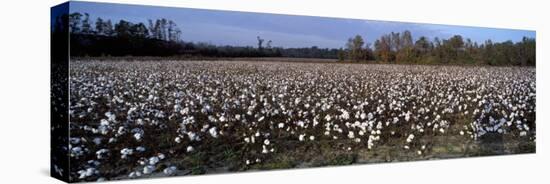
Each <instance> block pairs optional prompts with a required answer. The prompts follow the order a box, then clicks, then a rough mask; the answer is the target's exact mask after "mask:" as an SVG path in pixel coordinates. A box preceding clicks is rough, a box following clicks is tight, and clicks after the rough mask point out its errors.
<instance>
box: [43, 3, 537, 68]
mask: <svg viewBox="0 0 550 184" xmlns="http://www.w3.org/2000/svg"><path fill="white" fill-rule="evenodd" d="M54 25H55V26H54V28H53V32H54V33H55V32H60V31H61V30H68V31H69V33H70V34H69V35H70V39H71V45H70V48H71V53H70V55H71V56H191V57H296V58H326V59H338V60H340V61H347V62H372V61H375V62H379V63H414V64H480V65H522V66H525V65H531V66H534V65H535V63H536V62H535V60H536V58H535V45H536V42H535V39H534V38H527V37H524V38H523V39H522V40H521V41H519V42H515V43H514V42H512V41H505V42H498V43H494V42H493V41H491V40H487V41H485V42H483V43H477V42H473V41H472V40H470V39H468V38H463V37H462V36H460V35H455V36H452V37H450V38H448V39H440V38H438V37H435V38H434V39H429V38H428V37H425V36H421V37H419V38H418V39H416V40H415V39H413V36H412V33H411V32H410V31H408V30H405V31H403V32H391V33H388V34H384V35H382V36H380V37H379V38H378V39H376V40H375V41H374V43H373V44H370V43H368V42H367V41H366V40H365V39H364V38H363V37H362V36H360V35H356V36H354V37H351V38H349V39H348V40H347V42H346V44H345V45H344V47H343V48H339V49H334V48H332V49H331V48H318V47H317V46H312V47H304V48H283V47H273V46H272V45H273V41H272V40H266V39H264V38H261V37H260V36H257V37H256V38H257V46H255V47H253V46H230V45H221V46H220V45H213V44H209V43H204V42H197V43H195V42H188V41H183V40H184V38H183V37H182V34H183V31H182V30H181V29H180V28H179V27H178V25H177V24H176V23H175V22H174V21H172V20H168V19H165V18H160V19H156V20H148V21H147V23H143V22H137V23H133V22H129V21H126V20H119V21H118V22H116V23H113V22H112V21H111V20H110V19H103V18H100V17H98V18H96V19H95V20H93V21H92V20H91V19H90V15H89V14H88V13H79V12H75V13H71V14H68V15H67V14H65V15H62V16H60V17H57V19H56V20H55V24H54ZM63 25H67V28H65V29H62V28H56V27H59V26H63ZM56 30H58V31H56ZM56 35H63V34H56Z"/></svg>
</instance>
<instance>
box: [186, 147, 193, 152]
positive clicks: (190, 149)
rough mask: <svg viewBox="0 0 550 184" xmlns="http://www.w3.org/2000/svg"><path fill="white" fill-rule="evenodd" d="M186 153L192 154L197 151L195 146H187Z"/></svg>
mask: <svg viewBox="0 0 550 184" xmlns="http://www.w3.org/2000/svg"><path fill="white" fill-rule="evenodd" d="M186 151H187V153H190V152H193V151H195V148H193V146H187V149H186Z"/></svg>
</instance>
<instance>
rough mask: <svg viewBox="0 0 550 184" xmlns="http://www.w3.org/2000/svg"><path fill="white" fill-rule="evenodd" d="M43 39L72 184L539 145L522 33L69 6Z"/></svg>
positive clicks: (526, 39)
mask: <svg viewBox="0 0 550 184" xmlns="http://www.w3.org/2000/svg"><path fill="white" fill-rule="evenodd" d="M51 40H52V42H51V48H52V49H51V50H52V54H51V135H52V136H51V142H52V145H51V147H52V148H51V153H52V156H51V175H52V176H53V177H56V178H59V179H61V180H64V181H67V182H87V181H106V180H121V179H133V178H155V177H165V176H184V175H201V174H212V173H235V172H243V171H262V170H274V169H290V168H311V167H321V166H339V165H351V164H369V163H388V162H402V161H419V160H437V159H447V158H464V157H476V156H489V155H507V154H521V153H535V151H536V147H535V145H536V119H535V117H536V77H535V66H536V59H535V58H536V56H535V45H536V34H535V31H533V30H515V29H497V28H483V27H468V26H451V25H437V24H421V23H404V22H389V21H374V20H359V19H345V18H328V17H315V16H295V15H282V14H266V13H251V12H236V11H219V10H204V9H190V8H172V7H159V6H141V5H126V4H109V3H94V2H79V1H76V2H67V3H64V4H61V5H58V6H55V7H53V8H52V9H51Z"/></svg>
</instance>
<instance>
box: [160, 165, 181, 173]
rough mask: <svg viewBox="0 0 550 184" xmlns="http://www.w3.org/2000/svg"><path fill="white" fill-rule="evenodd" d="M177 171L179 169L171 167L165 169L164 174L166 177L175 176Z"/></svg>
mask: <svg viewBox="0 0 550 184" xmlns="http://www.w3.org/2000/svg"><path fill="white" fill-rule="evenodd" d="M177 169H178V168H177V167H176V166H170V167H167V168H165V169H164V170H163V171H162V172H163V173H164V174H166V175H173V174H175V173H176V171H177Z"/></svg>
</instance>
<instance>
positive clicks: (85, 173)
mask: <svg viewBox="0 0 550 184" xmlns="http://www.w3.org/2000/svg"><path fill="white" fill-rule="evenodd" d="M95 173H96V170H95V169H94V168H88V169H85V170H80V171H78V174H80V176H79V177H78V178H79V179H84V178H87V177H90V176H92V175H93V174H95Z"/></svg>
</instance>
